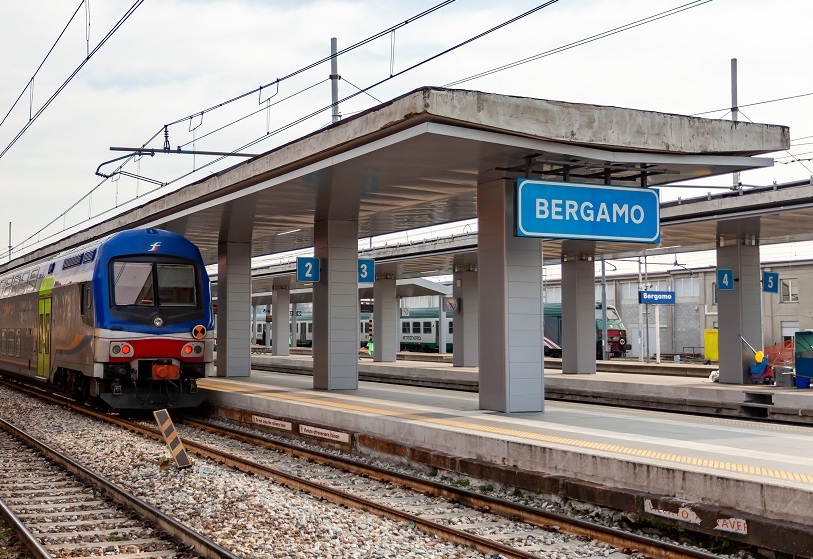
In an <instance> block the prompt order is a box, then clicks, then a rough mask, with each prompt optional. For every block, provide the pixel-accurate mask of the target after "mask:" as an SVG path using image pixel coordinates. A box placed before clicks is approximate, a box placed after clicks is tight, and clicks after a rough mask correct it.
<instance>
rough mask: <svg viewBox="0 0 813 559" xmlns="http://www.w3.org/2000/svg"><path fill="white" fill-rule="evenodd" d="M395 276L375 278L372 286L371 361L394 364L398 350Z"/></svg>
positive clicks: (398, 327) (398, 315)
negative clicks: (373, 350)
mask: <svg viewBox="0 0 813 559" xmlns="http://www.w3.org/2000/svg"><path fill="white" fill-rule="evenodd" d="M396 288H397V286H396V282H395V276H387V277H382V278H378V277H377V278H376V279H375V284H373V300H374V305H373V340H374V341H375V353H374V355H373V361H381V362H384V363H394V362H395V360H396V358H397V355H396V354H397V353H398V350H399V349H400V345H401V344H400V339H401V335H400V332H401V330H400V328H401V322H400V316H401V314H400V311H399V309H398V298H397V297H396V293H397V289H396Z"/></svg>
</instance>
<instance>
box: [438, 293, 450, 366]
mask: <svg viewBox="0 0 813 559" xmlns="http://www.w3.org/2000/svg"><path fill="white" fill-rule="evenodd" d="M444 299H445V297H444V296H443V295H440V296H438V331H437V336H438V354H440V355H445V354H446V341H447V340H446V338H448V335H449V320H448V319H447V318H446V308H445V305H444V304H443V300H444Z"/></svg>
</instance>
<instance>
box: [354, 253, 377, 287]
mask: <svg viewBox="0 0 813 559" xmlns="http://www.w3.org/2000/svg"><path fill="white" fill-rule="evenodd" d="M358 274H359V283H374V282H375V260H373V259H372V258H359V270H358Z"/></svg>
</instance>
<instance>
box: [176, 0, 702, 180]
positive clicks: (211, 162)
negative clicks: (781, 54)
mask: <svg viewBox="0 0 813 559" xmlns="http://www.w3.org/2000/svg"><path fill="white" fill-rule="evenodd" d="M558 1H559V0H548V1H547V2H544V3H542V4H540V5H538V6H536V7H535V8H532V9H530V10H528V11H526V12H524V13H522V14H520V15H518V16H516V17H513V18H511V19H509V20H507V21H504V22H503V23H500V24H498V25H495V26H494V27H491V28H490V29H488V30H486V31H483V32H482V33H479V34H478V35H475V36H473V37H470V38H468V39H466V40H465V41H461V42H460V43H457V44H456V45H454V46H451V47H449V48H447V49H445V50H443V51H441V52H439V53H437V54H435V55H432V56H430V57H429V58H425V59H423V60H421V61H420V62H416V63H415V64H413V65H412V66H409V67H408V68H405V69H403V70H401V71H400V72H396V73H395V74H392V75H390V76H387V77H385V78H383V79H381V80H379V81H377V82H375V83H373V84H372V85H369V86H367V87H365V88H363V89H359V90H358V91H356V92H355V93H351V94H350V95H348V96H346V97H344V98H343V99H340V100H339V103H343V102H345V101H348V100H350V99H353V98H354V97H357V96H358V95H361V94H362V93H367V92H368V91H369V90H371V89H373V88H375V87H378V86H379V85H381V84H383V83H386V82H388V81H390V80H392V79H394V78H397V77H398V76H400V75H402V74H405V73H407V72H410V71H412V70H414V69H415V68H418V67H420V66H423V65H424V64H427V63H429V62H431V61H432V60H435V59H437V58H439V57H441V56H443V55H445V54H448V53H450V52H452V51H454V50H457V49H459V48H461V47H463V46H465V45H467V44H469V43H471V42H473V41H476V40H477V39H480V38H482V37H485V36H486V35H489V34H491V33H493V32H495V31H497V30H499V29H502V28H503V27H505V26H507V25H510V24H512V23H514V22H516V21H519V20H520V19H522V18H524V17H527V16H529V15H531V14H533V13H535V12H538V11H539V10H542V9H544V8H547V7H548V6H550V5H552V4H555V3H556V2H558ZM707 1H710V0H707ZM332 107H333V103H331V104H330V105H326V106H324V107H322V108H320V109H318V110H316V111H313V112H311V113H309V114H307V115H305V116H303V117H300V118H298V119H296V120H294V121H292V122H289V123H288V124H285V125H284V126H281V127H279V128H277V129H276V130H274V131H273V132H269V133H266V134H265V135H263V136H260V137H259V138H256V139H254V140H252V141H250V142H248V143H247V144H243V145H242V146H240V147H238V148H236V149H234V150H232V153H239V152H240V151H242V150H244V149H246V148H249V147H251V146H253V145H256V144H258V143H259V142H261V141H263V140H266V139H268V138H269V137H271V136H274V135H276V134H279V133H280V132H283V131H285V130H288V129H289V128H293V127H294V126H296V125H297V124H301V123H302V122H305V121H306V120H309V119H311V118H313V117H314V116H316V115H319V114H321V113H323V112H325V111H327V110H330V109H331V108H332ZM224 158H225V156H224V157H219V158H217V159H214V160H212V161H210V162H209V163H207V164H205V165H202V166H201V167H199V168H198V169H196V170H195V171H190V172H188V173H184V174H183V175H181V176H179V177H176V178H175V179H173V180H170V181H168V182H167V183H166V185H170V184H173V183H176V182H178V181H179V180H182V179H184V178H186V177H188V176H189V175H192V174H194V173H195V172H197V171H199V170H200V169H203V168H205V167H208V166H210V165H214V164H215V163H217V162H219V161H221V160H223V159H224Z"/></svg>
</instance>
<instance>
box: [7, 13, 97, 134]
mask: <svg viewBox="0 0 813 559" xmlns="http://www.w3.org/2000/svg"><path fill="white" fill-rule="evenodd" d="M84 3H85V0H81V2H79V5H78V6H77V7H76V10H75V11H74V12H73V15H72V16H71V17H70V19H68V23H66V24H65V27H64V28H63V29H62V32H61V33H60V34H59V36H58V37H57V38H56V41H54V44H53V45H51V48H50V49H48V52H47V54H46V55H45V58H43V59H42V62H40V65H39V66H37V69H36V70H34V73H33V74H32V75H31V78H30V79H29V80H28V81H27V82H26V84H25V87H24V88H23V90H22V91H21V92H20V95H18V96H17V99H15V100H14V103H12V104H11V108H10V109H9V110H8V112H7V113H6V116H4V117H3V120H0V126H3V123H4V122H6V120H7V119H8V117H9V115H10V114H11V111H13V110H14V107H16V106H17V103H19V102H20V99H22V98H23V95H25V92H26V90H28V89H29V88H33V87H34V78H36V77H37V74H38V73H39V71H40V70H41V69H42V67H43V66H44V65H45V61H46V60H48V57H49V56H51V53H52V52H54V49H55V48H56V45H57V43H59V40H60V39H62V36H63V35H65V31H67V29H68V27H70V25H71V23H73V19H74V18H75V17H76V14H78V13H79V10H80V9H81V8H82V4H84Z"/></svg>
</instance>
